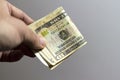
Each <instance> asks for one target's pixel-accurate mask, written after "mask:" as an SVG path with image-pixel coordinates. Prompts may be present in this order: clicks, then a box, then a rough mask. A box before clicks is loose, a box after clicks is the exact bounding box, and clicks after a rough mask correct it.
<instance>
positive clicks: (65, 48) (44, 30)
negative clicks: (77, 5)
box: [29, 7, 87, 69]
mask: <svg viewBox="0 0 120 80" xmlns="http://www.w3.org/2000/svg"><path fill="white" fill-rule="evenodd" d="M29 27H30V28H31V29H32V30H33V31H34V32H35V33H37V34H38V35H42V36H43V37H44V38H45V39H46V41H47V45H46V47H45V48H44V49H43V50H42V51H39V52H38V53H36V56H37V57H38V58H39V59H40V60H41V62H42V63H43V64H44V65H46V66H47V67H49V68H50V69H54V68H55V67H57V66H58V65H59V64H60V63H62V62H63V60H65V59H66V58H67V57H69V56H70V55H71V54H73V53H74V52H75V51H76V50H78V49H79V48H80V47H82V46H83V45H85V44H86V43H87V42H86V41H85V39H84V37H83V36H82V34H81V33H80V31H79V30H78V29H77V27H76V26H75V24H74V23H73V22H72V21H71V19H70V17H69V16H68V15H67V13H66V12H65V10H64V9H63V8H62V7H59V8H57V9H56V10H55V11H53V12H52V13H50V14H48V15H47V16H45V17H43V18H41V19H39V20H37V21H35V22H34V23H32V24H31V25H29Z"/></svg>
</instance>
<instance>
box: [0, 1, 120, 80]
mask: <svg viewBox="0 0 120 80" xmlns="http://www.w3.org/2000/svg"><path fill="white" fill-rule="evenodd" d="M9 2H11V3H12V4H13V5H15V6H16V7H18V8H20V9H22V10H23V11H24V12H26V13H27V14H28V15H29V16H31V17H32V18H33V19H34V20H37V19H39V18H42V17H43V16H45V15H47V14H48V13H50V12H52V11H53V10H55V9H56V8H57V7H59V6H63V7H64V9H65V10H66V12H67V13H68V14H69V16H70V17H71V18H72V20H73V21H74V23H75V24H76V25H77V27H78V29H79V30H80V31H81V33H82V34H83V35H84V37H85V39H86V40H87V41H88V44H87V45H86V46H84V47H82V48H81V49H79V50H78V51H77V52H75V53H74V54H73V55H72V56H71V57H70V58H68V59H67V60H65V61H64V62H63V63H62V64H61V65H60V66H58V67H57V68H56V69H54V70H53V71H50V70H49V69H48V68H47V67H45V66H44V65H43V64H42V63H41V62H40V61H39V60H38V59H37V58H29V57H26V56H25V57H23V58H22V59H21V60H20V61H18V62H14V63H0V80H120V0H9Z"/></svg>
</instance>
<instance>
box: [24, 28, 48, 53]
mask: <svg viewBox="0 0 120 80" xmlns="http://www.w3.org/2000/svg"><path fill="white" fill-rule="evenodd" d="M26 28H28V29H26V32H25V34H24V40H23V43H24V44H25V45H26V46H28V47H29V48H31V49H33V50H37V51H38V50H41V49H43V48H44V47H45V46H46V41H45V38H43V37H42V36H41V35H39V36H38V35H37V34H35V33H34V32H33V31H32V30H31V29H30V28H29V27H26Z"/></svg>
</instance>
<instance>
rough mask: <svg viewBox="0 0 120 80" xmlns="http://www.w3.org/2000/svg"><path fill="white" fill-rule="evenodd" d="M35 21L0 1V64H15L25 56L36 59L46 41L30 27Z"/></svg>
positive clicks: (6, 2) (4, 0)
mask: <svg viewBox="0 0 120 80" xmlns="http://www.w3.org/2000/svg"><path fill="white" fill-rule="evenodd" d="M32 22H33V20H32V19H31V18H30V17H29V16H28V15H27V14H25V13H24V12H23V11H21V10H20V9H18V8H16V7H15V6H13V5H12V4H10V3H9V2H8V1H6V0H0V62H14V61H18V60H20V59H21V58H22V57H23V56H24V55H27V56H29V57H35V55H34V53H33V51H34V52H37V51H39V50H41V49H43V48H44V47H45V45H46V44H45V39H44V38H43V37H42V36H38V35H36V34H35V33H34V32H33V31H32V30H30V28H29V27H28V25H29V24H31V23H32Z"/></svg>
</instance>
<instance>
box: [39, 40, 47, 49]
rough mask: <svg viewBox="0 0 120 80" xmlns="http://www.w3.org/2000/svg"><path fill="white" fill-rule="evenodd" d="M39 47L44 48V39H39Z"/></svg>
mask: <svg viewBox="0 0 120 80" xmlns="http://www.w3.org/2000/svg"><path fill="white" fill-rule="evenodd" d="M40 46H41V48H44V47H45V46H46V40H45V39H44V38H40Z"/></svg>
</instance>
